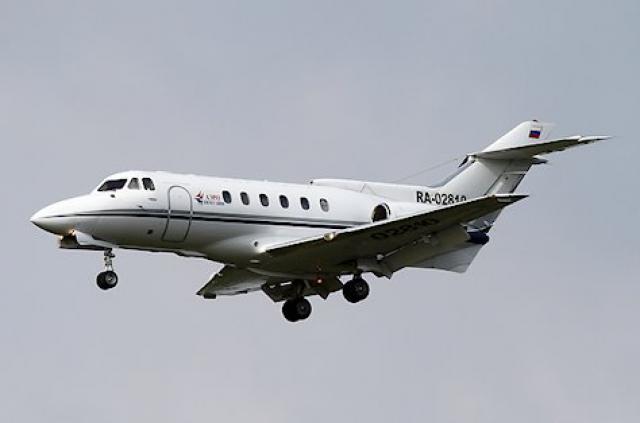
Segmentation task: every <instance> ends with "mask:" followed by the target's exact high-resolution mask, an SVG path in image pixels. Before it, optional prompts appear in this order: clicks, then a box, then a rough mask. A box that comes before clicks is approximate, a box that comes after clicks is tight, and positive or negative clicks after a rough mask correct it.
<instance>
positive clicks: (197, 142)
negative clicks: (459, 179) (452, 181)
mask: <svg viewBox="0 0 640 423" xmlns="http://www.w3.org/2000/svg"><path fill="white" fill-rule="evenodd" d="M516 3H518V4H516ZM639 18H640V3H639V2H638V1H636V0H630V1H610V2H602V1H581V2H574V1H564V0H560V1H559V0H549V1H546V0H545V1H540V2H513V1H506V0H505V1H497V0H488V1H442V2H441V1H429V2H426V1H425V2H419V1H400V2H398V1H393V2H392V1H386V2H382V1H372V0H368V1H345V0H342V1H322V2H321V1H305V0H295V1H294V0H292V1H279V0H273V1H254V2H241V1H180V2H167V1H158V0H156V1H110V2H99V3H98V2H86V1H85V2H79V1H62V0H59V1H54V2H50V1H49V2H47V1H42V2H33V1H29V0H20V1H12V0H0V143H1V145H2V150H1V152H0V161H1V163H0V165H1V166H0V172H1V174H2V180H3V184H2V185H1V187H0V190H1V193H2V198H3V199H4V204H5V207H4V211H3V214H2V216H3V218H4V222H3V225H2V227H3V229H4V232H3V239H4V241H3V243H2V247H0V248H2V257H1V259H0V260H1V264H2V267H1V269H2V274H3V277H2V294H0V342H1V344H0V363H2V365H1V367H0V368H1V369H2V371H1V372H0V421H3V422H44V421H47V422H65V423H76V422H78V423H80V422H82V423H85V422H88V421H91V422H96V423H101V422H109V423H111V422H134V421H135V422H142V421H145V422H300V421H305V422H312V423H315V422H340V421H348V422H353V421H367V422H390V421H406V422H425V421H428V422H436V423H440V422H446V423H449V422H451V423H457V422H460V423H463V422H464V423H470V422H486V423H496V422H509V423H510V422H514V421H517V422H521V423H529V422H532V423H533V422H545V423H549V422H562V423H565V422H576V423H585V422H594V423H595V422H597V423H601V422H637V421H638V420H640V401H639V398H640V363H639V362H638V357H640V337H639V333H638V324H639V323H640V307H639V305H640V280H639V278H638V276H637V265H638V261H639V259H640V249H639V247H638V239H639V237H640V230H639V229H638V217H639V215H640V201H639V200H638V195H639V189H638V181H639V180H640V178H639V177H640V174H639V173H640V172H639V171H638V163H637V161H638V157H640V148H639V147H638V136H637V134H638V132H639V129H638V126H639V124H638V122H639V119H638V113H639V111H640V83H639V82H638V81H639V80H638V78H639V75H640V30H639V29H638V28H639V27H638V20H639ZM531 118H538V119H541V120H546V121H554V122H556V123H557V127H556V130H555V133H554V135H571V134H575V133H583V134H611V135H616V136H617V138H615V139H614V140H611V141H608V142H606V143H600V144H596V145H593V146H588V147H584V148H582V149H579V150H573V151H570V152H564V153H559V154H557V155H555V156H552V157H550V158H551V161H552V162H551V165H549V166H541V167H537V168H535V169H534V170H533V171H532V172H531V173H530V175H529V176H528V177H527V179H526V180H525V182H524V183H523V185H522V186H521V188H520V191H521V192H526V193H530V194H531V198H529V199H527V200H526V201H523V202H520V203H518V204H517V205H516V206H513V207H511V208H509V210H507V211H506V212H505V213H503V214H502V216H501V218H500V220H499V221H498V225H497V226H496V227H495V229H494V230H493V231H492V241H491V242H490V243H489V245H488V246H487V248H485V249H483V251H482V252H481V253H480V255H479V256H478V258H477V260H476V261H475V262H474V264H473V265H472V267H471V268H470V270H469V272H468V273H466V274H464V275H456V274H447V273H443V272H437V271H427V270H422V271H421V270H404V271H402V272H400V273H399V274H397V275H395V276H394V277H393V279H392V280H391V281H388V280H384V279H380V280H376V279H375V278H374V277H371V278H370V282H371V288H372V292H371V295H370V297H369V298H368V299H367V301H365V302H362V303H360V304H357V305H352V304H348V303H346V301H344V299H343V298H342V296H341V295H335V296H332V297H331V298H329V299H328V300H327V301H322V300H320V299H316V298H314V299H312V303H313V306H314V312H313V315H312V316H311V318H310V319H309V320H308V321H305V322H304V323H300V324H290V323H288V322H286V321H285V320H284V319H283V317H282V315H281V313H280V305H276V304H273V303H271V301H270V300H269V299H268V298H267V297H266V296H265V295H262V294H261V293H255V294H252V295H247V296H240V297H234V298H221V299H218V300H215V301H205V300H203V299H201V298H200V297H197V296H196V295H195V292H196V291H197V290H198V289H199V288H200V287H201V286H202V285H203V284H204V283H205V282H206V281H207V280H208V277H209V276H210V274H211V273H213V272H214V271H215V270H216V269H218V267H219V265H217V264H215V263H210V262H206V261H204V260H198V259H187V258H179V257H175V256H172V255H161V254H149V253H140V252H132V251H127V252H120V251H118V252H116V254H117V259H116V262H115V265H116V270H117V271H118V272H119V275H120V284H119V286H118V288H117V289H114V290H112V291H109V292H102V291H100V290H99V289H98V288H97V287H96V286H95V275H96V274H97V273H98V272H99V271H101V270H102V257H101V254H100V253H97V252H74V251H62V250H58V249H57V248H56V242H55V238H54V237H52V236H50V235H48V234H47V233H45V232H43V231H41V230H38V229H37V228H36V227H34V226H33V225H31V224H30V223H29V221H28V218H29V216H30V215H31V214H32V213H33V212H35V211H36V210H38V209H39V208H41V207H43V206H45V205H47V204H49V203H51V202H54V201H57V200H60V199H63V198H66V197H71V196H75V195H79V194H83V193H86V192H88V191H90V190H91V189H92V188H94V187H95V186H96V185H97V184H98V183H99V182H100V180H101V179H102V178H103V177H105V176H106V175H108V174H110V173H114V172H117V171H121V170H127V169H157V170H169V171H177V172H189V173H199V174H207V175H216V176H230V177H246V178H258V179H270V180H284V181H291V182H306V181H308V180H310V179H312V178H315V177H344V178H354V179H365V180H377V181H392V180H396V179H398V178H401V177H403V176H405V175H407V174H411V173H414V172H416V171H419V170H420V169H424V168H427V167H429V166H431V165H435V164H438V163H440V162H443V161H446V160H449V159H451V158H455V157H460V156H462V155H464V153H466V152H470V151H475V150H478V149H480V148H482V147H484V146H486V145H488V144H489V143H490V142H492V141H493V140H494V139H496V138H497V137H499V136H500V135H502V134H503V133H504V132H506V131H508V130H509V129H511V128H512V127H513V126H515V125H516V124H518V123H519V122H521V121H523V120H527V119H531ZM452 170H453V169H445V170H444V172H443V171H438V172H432V173H428V174H424V175H420V176H418V177H415V178H413V179H412V180H411V182H414V183H424V184H428V183H430V182H435V181H437V180H438V179H439V178H440V177H441V176H442V174H443V173H446V172H448V171H452Z"/></svg>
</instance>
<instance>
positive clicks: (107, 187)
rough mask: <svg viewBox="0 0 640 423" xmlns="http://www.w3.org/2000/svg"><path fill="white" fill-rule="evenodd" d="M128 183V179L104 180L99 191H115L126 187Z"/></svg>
mask: <svg viewBox="0 0 640 423" xmlns="http://www.w3.org/2000/svg"><path fill="white" fill-rule="evenodd" d="M126 183H127V180H126V179H110V180H108V181H104V183H103V184H102V185H100V188H98V191H115V190H118V189H122V188H124V186H125V185H126Z"/></svg>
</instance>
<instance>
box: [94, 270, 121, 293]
mask: <svg viewBox="0 0 640 423" xmlns="http://www.w3.org/2000/svg"><path fill="white" fill-rule="evenodd" d="M96 283H97V284H98V287H99V288H100V289H102V290H104V291H106V290H108V289H111V288H115V286H116V285H117V284H118V275H117V274H116V272H114V271H112V270H107V271H104V272H100V273H98V277H97V278H96Z"/></svg>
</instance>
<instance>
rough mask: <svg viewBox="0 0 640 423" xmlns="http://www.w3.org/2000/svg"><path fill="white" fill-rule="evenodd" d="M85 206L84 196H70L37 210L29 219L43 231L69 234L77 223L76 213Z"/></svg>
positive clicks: (80, 211)
mask: <svg viewBox="0 0 640 423" xmlns="http://www.w3.org/2000/svg"><path fill="white" fill-rule="evenodd" d="M86 208H87V199H86V198H85V197H76V198H71V199H69V200H64V201H60V202H58V203H54V204H51V205H49V206H47V207H45V208H43V209H42V210H39V211H38V212H36V214H34V215H33V216H31V218H30V219H29V220H30V221H31V223H33V224H34V225H36V226H37V227H39V228H41V229H44V230H45V231H48V232H51V233H54V234H57V235H69V234H70V233H71V232H72V231H73V230H74V229H75V227H76V226H77V224H78V223H79V219H78V213H82V212H84V211H86Z"/></svg>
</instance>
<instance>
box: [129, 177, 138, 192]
mask: <svg viewBox="0 0 640 423" xmlns="http://www.w3.org/2000/svg"><path fill="white" fill-rule="evenodd" d="M127 188H129V189H140V181H139V180H138V178H131V180H130V181H129V185H127Z"/></svg>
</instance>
